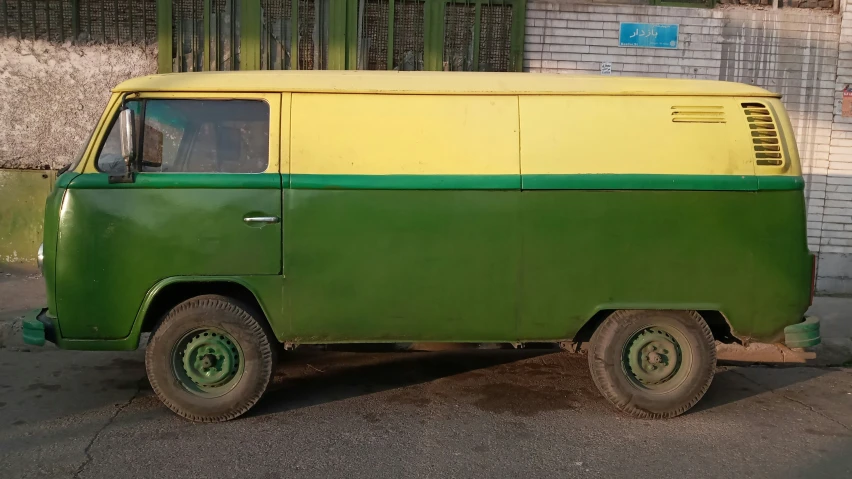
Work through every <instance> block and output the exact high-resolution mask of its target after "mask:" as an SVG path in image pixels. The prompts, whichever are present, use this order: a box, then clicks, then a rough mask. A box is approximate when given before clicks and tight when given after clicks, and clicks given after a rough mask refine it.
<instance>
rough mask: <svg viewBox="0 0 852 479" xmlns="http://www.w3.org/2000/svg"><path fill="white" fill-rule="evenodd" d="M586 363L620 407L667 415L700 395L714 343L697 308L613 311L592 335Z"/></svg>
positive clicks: (597, 382) (712, 369)
mask: <svg viewBox="0 0 852 479" xmlns="http://www.w3.org/2000/svg"><path fill="white" fill-rule="evenodd" d="M589 368H590V369H591V372H592V379H593V380H594V382H595V385H596V386H597V387H598V390H600V392H601V394H603V395H604V397H606V398H607V400H609V402H610V403H612V404H613V406H615V407H616V408H617V409H618V410H620V411H623V412H626V413H628V414H631V415H633V416H636V417H641V418H670V417H674V416H678V415H680V414H682V413H684V412H685V411H687V410H689V409H690V408H691V407H692V406H694V405H695V403H697V402H698V400H699V399H701V397H702V396H704V393H705V392H706V391H707V388H708V387H709V386H710V382H711V381H712V380H713V375H714V373H715V371H716V345H715V341H714V339H713V334H712V333H711V332H710V328H709V327H708V326H707V323H706V322H704V320H703V319H702V318H701V316H700V315H699V314H698V313H696V312H695V311H644V310H642V311H640V310H634V311H617V312H615V313H613V314H612V315H611V316H609V317H608V318H607V319H606V320H605V321H604V322H603V324H601V326H600V327H599V328H598V329H597V331H595V334H594V335H593V336H592V341H591V347H590V349H589Z"/></svg>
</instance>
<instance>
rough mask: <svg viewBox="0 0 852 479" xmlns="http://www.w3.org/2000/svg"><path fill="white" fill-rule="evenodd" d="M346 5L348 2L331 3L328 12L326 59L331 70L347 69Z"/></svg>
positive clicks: (332, 1)
mask: <svg viewBox="0 0 852 479" xmlns="http://www.w3.org/2000/svg"><path fill="white" fill-rule="evenodd" d="M346 4H347V0H331V1H330V5H329V12H328V58H326V62H327V68H328V69H329V70H345V69H346V24H347V22H346ZM315 47H316V46H315Z"/></svg>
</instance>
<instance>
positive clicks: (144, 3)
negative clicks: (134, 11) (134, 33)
mask: <svg viewBox="0 0 852 479" xmlns="http://www.w3.org/2000/svg"><path fill="white" fill-rule="evenodd" d="M142 44H143V45H147V44H148V0H142Z"/></svg>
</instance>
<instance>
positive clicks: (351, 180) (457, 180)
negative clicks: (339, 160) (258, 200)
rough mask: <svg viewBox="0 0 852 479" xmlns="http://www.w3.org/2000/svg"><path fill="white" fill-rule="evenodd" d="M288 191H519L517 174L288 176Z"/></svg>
mask: <svg viewBox="0 0 852 479" xmlns="http://www.w3.org/2000/svg"><path fill="white" fill-rule="evenodd" d="M290 188H294V189H311V190H313V189H316V190H518V189H520V188H521V178H520V176H518V175H304V174H296V175H290Z"/></svg>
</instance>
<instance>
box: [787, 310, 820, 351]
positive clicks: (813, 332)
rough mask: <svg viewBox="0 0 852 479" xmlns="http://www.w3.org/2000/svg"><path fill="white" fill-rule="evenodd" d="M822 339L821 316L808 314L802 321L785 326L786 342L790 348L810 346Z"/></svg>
mask: <svg viewBox="0 0 852 479" xmlns="http://www.w3.org/2000/svg"><path fill="white" fill-rule="evenodd" d="M821 341H822V338H821V337H820V332H819V318H817V317H816V316H808V317H806V318H805V320H804V321H802V322H801V323H798V324H792V325H790V326H787V327H786V328H784V344H786V345H787V347H788V348H809V347H811V346H816V345H817V344H819V343H820V342H821Z"/></svg>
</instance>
